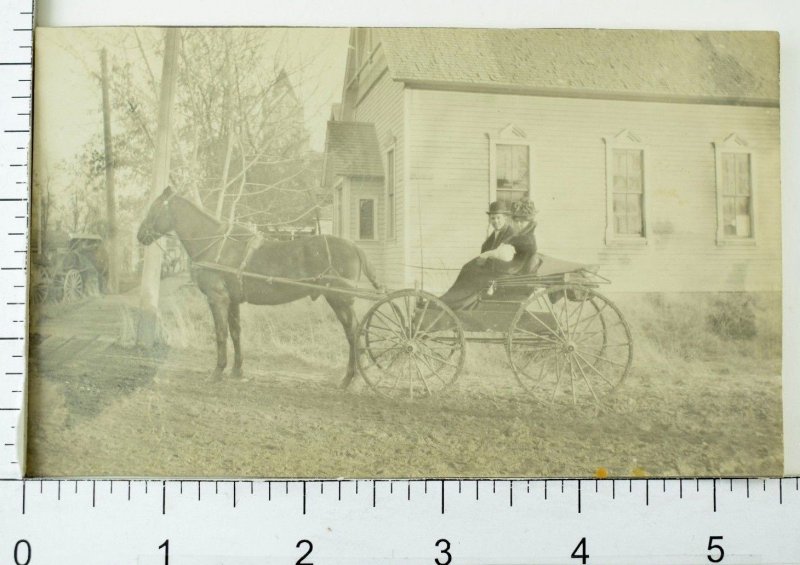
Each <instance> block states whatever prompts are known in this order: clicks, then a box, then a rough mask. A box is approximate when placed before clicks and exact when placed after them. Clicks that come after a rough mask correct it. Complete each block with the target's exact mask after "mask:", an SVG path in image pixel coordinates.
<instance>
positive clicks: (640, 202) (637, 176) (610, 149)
mask: <svg viewBox="0 0 800 565" xmlns="http://www.w3.org/2000/svg"><path fill="white" fill-rule="evenodd" d="M603 140H604V141H605V144H606V243H607V244H609V243H610V244H626V243H633V244H645V243H647V174H646V173H647V151H646V147H645V146H644V145H643V144H642V140H641V139H639V137H638V136H636V135H635V134H633V133H631V132H630V131H628V130H622V131H621V132H619V133H618V134H617V135H615V136H612V137H605V138H603Z"/></svg>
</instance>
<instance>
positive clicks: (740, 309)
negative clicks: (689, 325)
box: [706, 294, 758, 340]
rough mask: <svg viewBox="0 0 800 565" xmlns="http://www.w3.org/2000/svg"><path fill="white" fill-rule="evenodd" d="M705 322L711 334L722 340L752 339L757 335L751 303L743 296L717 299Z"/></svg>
mask: <svg viewBox="0 0 800 565" xmlns="http://www.w3.org/2000/svg"><path fill="white" fill-rule="evenodd" d="M706 321H707V323H708V327H709V329H710V330H711V332H713V333H714V334H715V335H717V336H719V337H721V338H723V339H742V340H744V339H753V338H754V337H755V336H756V334H757V333H758V332H757V331H756V313H755V311H754V309H753V301H752V299H751V298H750V297H749V296H748V295H745V294H729V295H724V296H722V297H720V298H717V299H716V300H715V301H714V302H713V303H712V304H711V308H710V312H709V313H708V315H707V316H706Z"/></svg>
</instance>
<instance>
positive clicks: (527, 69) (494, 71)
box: [379, 28, 779, 103]
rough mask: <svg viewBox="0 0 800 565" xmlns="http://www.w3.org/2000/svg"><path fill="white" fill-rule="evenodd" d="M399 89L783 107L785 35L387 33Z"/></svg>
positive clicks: (393, 30) (390, 63) (506, 31)
mask: <svg viewBox="0 0 800 565" xmlns="http://www.w3.org/2000/svg"><path fill="white" fill-rule="evenodd" d="M379 35H380V41H381V45H382V47H383V49H384V52H385V54H386V59H387V63H388V66H389V71H390V73H391V74H392V77H393V78H394V79H395V80H398V81H404V82H409V83H414V82H418V83H428V84H432V85H436V84H439V85H441V86H445V87H446V86H447V85H450V87H460V88H469V87H473V88H474V87H480V86H484V87H498V86H503V85H505V86H511V87H524V88H527V89H529V90H537V89H539V90H543V91H555V93H556V94H557V93H558V92H559V91H563V92H564V93H571V94H573V95H577V94H580V93H581V92H583V93H585V94H586V95H598V96H602V95H604V94H605V95H609V94H615V93H616V94H627V95H630V94H634V93H635V94H640V95H650V96H661V97H664V98H670V97H691V98H700V99H704V98H717V99H724V100H727V101H730V102H734V103H736V102H738V103H742V102H747V101H762V102H766V101H773V102H774V101H777V100H778V98H779V89H778V71H779V67H778V34H777V33H771V32H730V31H721V32H718V31H713V32H705V31H703V32H699V31H655V30H652V31H651V30H648V31H644V30H596V29H536V30H532V29H517V30H509V29H442V28H427V29H425V28H423V29H420V28H384V29H381V30H380V31H379Z"/></svg>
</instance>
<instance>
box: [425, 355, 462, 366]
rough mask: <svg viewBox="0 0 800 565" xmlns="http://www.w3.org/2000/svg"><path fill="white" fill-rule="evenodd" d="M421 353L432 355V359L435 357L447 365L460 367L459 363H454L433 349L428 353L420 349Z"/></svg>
mask: <svg viewBox="0 0 800 565" xmlns="http://www.w3.org/2000/svg"><path fill="white" fill-rule="evenodd" d="M420 354H421V355H425V356H426V357H430V358H432V359H435V360H436V361H438V362H440V363H444V364H445V365H450V366H451V367H458V365H457V364H456V363H453V362H452V361H450V360H448V359H445V358H444V357H439V356H438V355H436V354H435V353H434V352H433V351H430V352H428V353H425V352H423V351H420Z"/></svg>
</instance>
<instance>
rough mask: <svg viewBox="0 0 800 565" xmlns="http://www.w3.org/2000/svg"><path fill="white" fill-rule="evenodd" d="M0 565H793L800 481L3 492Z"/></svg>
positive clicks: (52, 483)
mask: <svg viewBox="0 0 800 565" xmlns="http://www.w3.org/2000/svg"><path fill="white" fill-rule="evenodd" d="M0 523H2V524H3V527H2V528H0V561H1V562H2V563H16V564H20V565H28V564H31V565H38V564H46V563H53V564H73V563H75V564H81V565H92V564H98V565H100V564H104V565H105V564H109V563H114V564H117V563H136V564H147V565H162V564H163V565H170V564H171V565H180V564H195V565H196V564H203V565H205V564H207V565H211V564H214V565H223V564H224V565H232V564H237V565H247V564H256V563H258V564H265V563H275V564H278V563H286V564H290V565H293V564H306V565H308V564H316V565H327V564H336V565H340V564H341V565H344V564H361V563H379V564H380V563H386V564H393V563H409V564H411V563H414V564H416V563H419V564H423V563H424V564H429V565H431V564H438V565H444V564H450V563H452V564H497V565H500V564H504V565H511V564H532V563H539V564H544V563H564V564H579V563H580V564H587V563H588V564H595V563H596V564H601V563H612V564H645V563H647V564H650V563H652V564H670V565H680V564H691V563H696V564H701V563H726V564H727V563H748V564H750V563H771V564H774V563H798V562H800V485H798V479H796V478H785V479H780V480H779V479H772V480H761V479H731V480H729V479H699V480H695V479H666V480H662V479H634V480H609V479H601V480H563V481H562V480H554V479H550V480H535V481H534V480H531V481H528V480H496V481H493V480H461V481H459V480H428V481H425V480H414V481H405V480H380V481H374V480H359V481H191V480H185V481H177V480H166V481H163V480H157V481H156V480H113V481H111V480H31V479H28V480H24V481H19V480H15V481H5V482H2V483H0Z"/></svg>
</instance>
